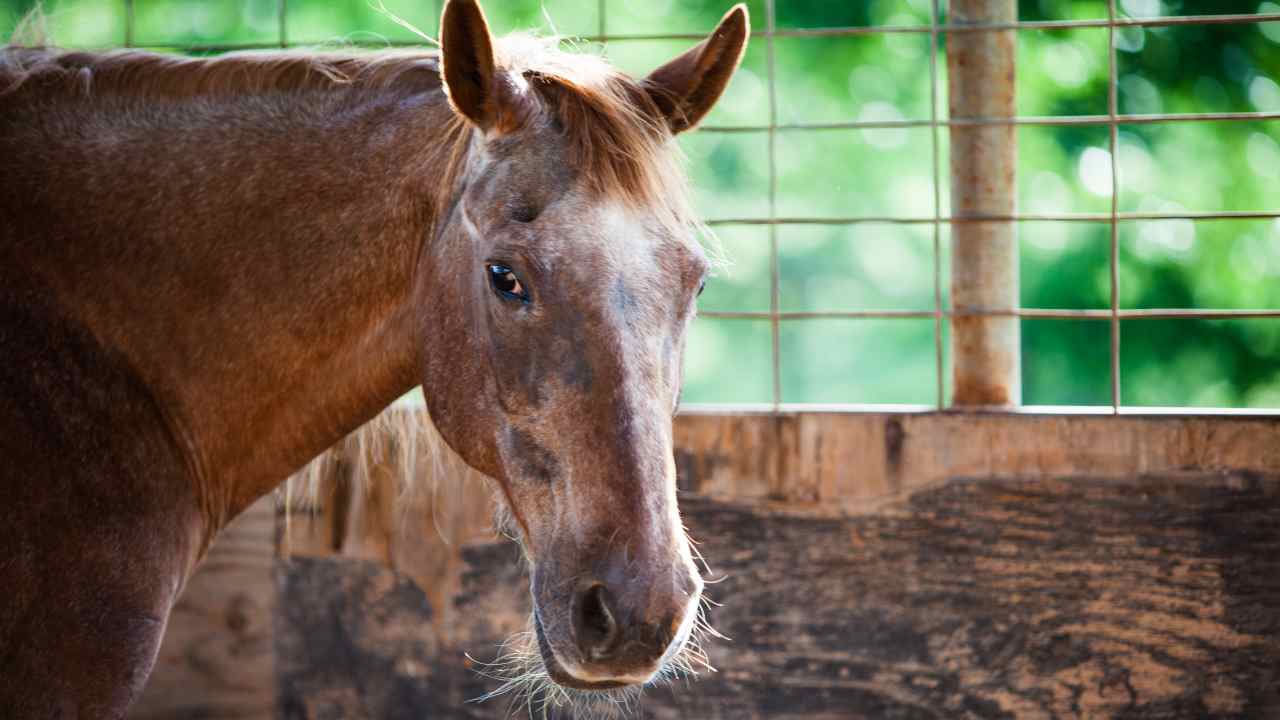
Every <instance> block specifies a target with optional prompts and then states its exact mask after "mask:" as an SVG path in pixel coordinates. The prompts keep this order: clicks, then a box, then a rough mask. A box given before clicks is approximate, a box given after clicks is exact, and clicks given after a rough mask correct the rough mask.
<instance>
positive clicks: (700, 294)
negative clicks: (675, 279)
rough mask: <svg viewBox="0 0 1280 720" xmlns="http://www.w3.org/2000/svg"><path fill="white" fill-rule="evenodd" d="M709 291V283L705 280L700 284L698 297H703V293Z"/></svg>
mask: <svg viewBox="0 0 1280 720" xmlns="http://www.w3.org/2000/svg"><path fill="white" fill-rule="evenodd" d="M706 289H707V281H706V280H703V281H701V282H699V283H698V297H702V291H703V290H706Z"/></svg>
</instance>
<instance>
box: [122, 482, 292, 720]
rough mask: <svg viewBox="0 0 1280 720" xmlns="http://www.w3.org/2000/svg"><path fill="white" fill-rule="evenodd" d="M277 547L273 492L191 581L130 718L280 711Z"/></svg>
mask: <svg viewBox="0 0 1280 720" xmlns="http://www.w3.org/2000/svg"><path fill="white" fill-rule="evenodd" d="M275 551H276V512H275V499H274V498H272V497H266V498H263V499H262V500H259V501H258V502H257V503H255V504H254V505H253V506H252V507H250V508H249V510H247V511H246V512H245V513H244V514H242V515H241V516H240V517H238V518H236V519H235V520H234V521H233V522H232V523H231V524H230V525H229V526H228V527H227V529H226V530H224V531H223V532H222V534H220V535H219V536H218V538H217V540H216V541H215V542H214V544H213V547H212V548H210V550H209V556H208V557H207V558H206V559H205V561H204V564H203V565H202V566H201V567H200V569H199V570H198V571H197V572H196V573H195V574H194V575H193V576H192V577H191V579H190V580H189V581H188V582H187V587H186V589H185V590H184V591H183V593H182V597H181V599H179V601H178V604H177V606H176V607H175V608H174V610H173V612H172V614H171V615H170V616H169V625H168V627H167V629H166V631H165V638H164V642H163V644H162V645H161V646H160V655H159V657H158V658H157V660H156V665H155V670H154V671H153V672H152V674H151V679H150V681H149V682H148V683H147V687H146V690H145V691H144V692H143V694H142V697H141V699H140V700H139V701H138V702H137V703H136V704H135V705H134V708H133V710H132V712H131V713H130V714H129V717H130V718H136V719H139V720H187V719H189V718H210V719H212V718H246V719H250V720H267V719H269V718H272V717H273V716H274V710H273V709H274V707H275V698H276V678H275V648H274V647H273V632H272V622H273V611H274V609H275V597H276V593H275V586H274V579H273V577H272V567H273V565H274V564H275Z"/></svg>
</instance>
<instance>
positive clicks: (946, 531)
mask: <svg viewBox="0 0 1280 720" xmlns="http://www.w3.org/2000/svg"><path fill="white" fill-rule="evenodd" d="M682 502H683V507H684V513H685V516H686V518H687V522H688V525H689V527H690V530H691V532H692V533H693V534H694V536H695V537H697V538H698V539H699V540H700V541H701V542H702V543H703V544H702V546H701V547H702V549H703V552H704V553H705V554H706V555H707V556H708V557H709V558H711V559H712V568H713V570H714V571H715V572H716V573H717V574H722V575H723V576H724V577H725V580H724V581H723V582H722V583H720V584H717V585H715V586H713V590H712V593H713V597H714V598H715V599H716V600H717V601H718V602H721V603H723V607H720V608H717V609H716V610H714V611H713V616H712V617H713V621H714V623H715V624H716V626H717V627H718V628H719V629H720V630H722V631H723V632H724V633H725V634H726V635H728V636H730V637H731V638H732V639H733V640H732V642H716V643H713V644H711V645H710V653H711V657H712V659H713V662H714V663H715V664H716V666H717V667H718V668H719V669H720V672H719V673H717V674H716V675H712V676H709V677H707V678H704V679H702V680H699V681H697V682H695V683H693V684H691V685H689V686H687V687H686V686H684V685H681V686H680V687H679V688H677V689H675V690H671V689H659V690H656V691H651V692H650V693H648V694H647V695H646V699H645V701H644V716H645V717H650V718H715V719H719V718H724V719H728V718H857V717H868V718H1000V717H1010V718H1012V717H1018V718H1042V717H1043V718H1050V717H1072V718H1080V717H1131V718H1200V717H1235V718H1265V717H1276V716H1280V480H1278V479H1277V478H1275V477H1262V476H1256V475H1249V474H1233V475H1221V474H1217V473H1215V474H1177V475H1162V476H1143V477H1138V478H1133V479H1131V480H1130V481H1128V482H1116V481H1111V480H1098V479H1092V478H1083V477H1075V478H1048V479H1045V478H1040V479H957V480H955V481H952V482H949V483H945V484H943V485H940V486H937V487H933V488H929V489H925V490H921V491H919V492H917V493H915V494H914V495H913V496H912V497H911V498H910V499H909V500H908V501H907V502H905V503H903V504H902V505H901V506H899V507H896V508H893V509H892V510H886V511H884V512H881V513H877V514H874V515H862V516H858V517H845V518H838V517H827V516H823V515H816V514H806V513H795V512H783V511H778V510H776V509H772V508H768V507H762V506H760V505H759V504H755V503H732V502H726V501H720V500H714V499H708V498H699V497H695V496H688V497H685V498H683V499H682ZM460 555H461V559H462V569H463V573H464V578H463V584H462V590H461V592H460V593H459V594H458V595H457V596H455V597H454V598H453V600H452V604H453V610H454V611H455V612H456V613H457V616H458V617H459V618H460V622H462V623H463V624H464V625H465V627H466V631H465V632H461V633H459V634H458V635H456V636H455V638H454V639H453V640H452V641H450V642H441V641H440V640H439V639H438V638H434V637H432V635H431V633H430V631H429V628H430V625H431V622H430V618H429V614H430V609H429V603H427V602H426V601H425V596H424V595H423V594H421V593H420V592H408V591H407V590H405V589H404V583H405V582H406V579H405V578H403V576H398V575H397V574H396V573H394V572H393V571H391V570H387V569H384V568H381V567H378V566H376V565H374V564H372V563H360V562H355V561H351V560H343V559H327V560H326V559H315V560H310V561H308V562H310V563H312V564H311V565H307V566H299V567H297V568H296V569H295V571H294V574H293V575H292V576H291V578H290V580H289V582H290V583H291V584H295V585H297V586H299V587H301V588H307V590H306V591H305V592H299V593H297V594H296V595H294V594H291V595H290V600H289V602H288V603H286V604H285V605H284V606H283V607H289V608H293V609H291V610H289V611H288V613H292V614H286V616H285V619H284V621H283V622H282V623H281V625H282V627H284V628H288V629H287V630H284V632H288V633H292V634H294V635H298V636H313V634H314V633H315V632H317V630H316V629H317V628H321V629H323V630H320V631H319V632H322V633H324V634H326V635H327V636H328V637H329V640H326V644H324V645H323V646H316V645H309V646H308V647H307V650H306V652H299V651H298V650H297V649H296V648H292V649H291V648H286V649H285V652H282V656H284V655H289V656H292V657H294V658H302V660H301V661H296V662H295V663H294V664H293V665H291V666H290V669H289V672H288V673H286V675H285V676H284V677H285V678H286V679H285V680H284V681H282V689H281V691H282V694H283V697H284V698H285V702H286V703H292V704H290V705H288V707H289V708H291V712H292V713H293V714H289V713H286V716H287V717H290V718H320V717H326V718H328V717H351V718H354V717H399V715H397V714H395V713H394V712H391V711H389V710H386V707H387V706H385V705H384V703H386V702H387V698H388V697H389V696H388V695H387V694H386V693H385V692H370V691H368V690H367V689H366V688H369V687H380V688H386V687H395V688H397V690H396V693H397V694H395V697H397V698H399V700H397V701H396V703H397V704H396V707H412V708H418V709H420V710H421V711H423V712H429V715H427V716H429V717H450V718H451V717H458V718H502V717H506V716H507V712H508V708H507V706H506V704H505V703H504V702H502V701H491V702H490V703H488V704H484V705H467V704H464V703H463V702H462V701H463V700H464V699H466V698H469V697H477V696H479V695H480V694H482V693H483V692H484V691H486V690H488V689H492V687H493V686H494V683H493V682H492V681H488V680H486V679H484V678H483V677H481V676H480V675H478V674H477V673H476V672H475V671H474V670H473V669H471V668H469V667H468V663H467V662H466V660H465V655H464V653H470V654H471V655H473V656H474V657H476V658H477V659H480V660H485V661H487V660H491V659H492V658H493V657H494V650H493V649H494V647H496V645H497V643H499V642H500V641H501V640H502V639H503V637H505V635H506V634H507V633H508V632H510V631H511V630H512V628H511V627H510V622H506V623H504V622H496V623H495V622H492V621H491V619H492V618H505V619H507V620H510V619H511V618H518V617H519V616H520V615H521V614H522V613H524V612H526V611H527V608H528V601H527V598H526V592H527V591H526V589H525V584H524V581H523V578H522V576H521V575H519V574H518V572H517V568H518V565H517V564H516V562H515V558H514V551H513V550H512V549H511V548H510V547H509V546H507V545H506V544H505V543H502V542H498V541H494V542H491V543H471V544H469V545H467V546H465V547H463V548H461V552H460ZM300 608H306V609H305V610H303V609H300ZM414 632H420V633H423V635H422V636H421V637H419V638H418V639H416V640H413V641H411V642H409V649H408V650H406V649H405V647H406V646H405V643H406V642H407V641H406V638H409V637H417V636H413V633H414ZM486 653H487V654H486ZM428 669H429V670H428ZM423 678H426V679H423ZM325 693H329V694H328V695H325ZM321 696H323V697H324V698H325V699H323V700H317V698H318V697H321ZM306 703H311V705H309V706H308V705H306ZM304 706H305V707H309V708H310V710H309V711H305V712H304V711H301V710H298V709H297V708H301V707H304ZM387 713H390V714H387ZM419 716H422V715H421V714H420V715H419ZM517 716H519V715H517Z"/></svg>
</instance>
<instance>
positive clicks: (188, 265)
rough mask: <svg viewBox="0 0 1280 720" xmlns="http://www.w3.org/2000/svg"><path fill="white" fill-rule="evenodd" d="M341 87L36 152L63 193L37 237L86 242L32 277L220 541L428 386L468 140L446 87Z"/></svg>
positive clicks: (87, 119)
mask: <svg viewBox="0 0 1280 720" xmlns="http://www.w3.org/2000/svg"><path fill="white" fill-rule="evenodd" d="M343 92H344V91H342V90H341V89H334V90H331V91H326V92H321V91H317V90H314V89H311V90H306V91H297V92H294V93H292V94H287V93H286V94H283V95H280V96H276V97H272V98H270V99H269V100H268V99H263V98H260V97H245V98H233V97H228V98H225V99H222V100H217V101H211V100H210V99H208V98H193V99H189V100H181V99H179V100H174V101H172V102H169V103H156V104H148V103H146V102H142V103H137V104H136V108H133V109H132V110H121V109H120V107H127V104H125V105H121V106H120V107H117V108H116V109H115V111H112V103H105V105H106V107H105V108H104V111H102V112H98V113H91V112H90V111H86V110H83V109H80V108H78V107H76V106H71V105H69V106H67V107H66V108H64V109H63V110H61V111H59V112H61V113H62V115H61V116H59V117H58V118H56V120H55V121H47V122H58V123H63V124H65V123H68V122H77V123H78V124H79V126H80V127H79V129H80V132H79V133H75V134H68V135H65V136H66V137H79V138H82V140H79V141H75V140H68V141H66V142H67V144H68V146H64V147H54V148H47V149H45V151H44V157H39V158H35V157H32V158H27V160H29V161H32V162H36V163H41V162H43V163H44V165H43V166H42V167H45V168H46V169H45V170H44V171H42V172H43V173H44V174H43V176H41V177H37V178H35V182H37V183H50V184H49V185H48V187H58V188H61V190H62V191H61V192H60V193H59V194H58V196H59V198H61V200H58V199H54V200H49V201H48V202H47V203H46V205H45V206H43V207H39V208H36V210H37V211H41V212H44V213H47V215H46V217H45V218H44V219H43V220H41V219H40V218H36V219H35V220H33V221H32V222H31V223H29V224H28V227H35V228H40V227H42V226H45V227H49V228H56V229H57V231H61V232H62V233H64V234H65V235H66V236H68V237H72V238H75V242H74V243H68V244H65V245H72V246H74V252H68V251H66V250H67V248H66V247H65V245H64V246H63V247H62V248H53V249H49V247H48V246H50V245H53V244H51V243H48V242H45V243H39V242H37V243H33V244H31V245H32V246H44V248H45V249H43V250H40V251H35V252H34V253H31V254H32V255H33V258H32V261H31V262H30V263H29V264H30V265H31V266H32V267H33V268H34V269H35V270H36V272H37V273H38V274H41V275H43V276H45V279H47V281H48V282H50V283H51V284H53V285H54V286H55V290H56V293H57V295H58V297H59V300H60V301H61V302H63V303H64V304H68V305H69V306H71V307H72V309H73V312H74V314H75V315H76V316H77V317H79V318H82V319H83V321H84V323H85V324H86V325H88V326H89V328H90V330H91V331H92V332H93V333H94V334H95V335H96V336H97V337H99V338H100V339H101V341H102V342H103V344H104V345H105V346H107V347H109V348H111V349H113V350H117V351H120V352H122V353H123V354H124V355H125V356H126V357H128V358H129V361H130V362H131V363H132V364H133V365H134V366H135V367H136V369H137V371H138V372H139V374H140V375H141V376H142V378H143V380H144V382H145V383H146V384H147V386H148V387H149V388H150V389H151V391H152V392H153V394H154V395H155V397H156V398H157V400H158V401H159V403H160V405H161V407H162V408H163V409H164V412H165V415H166V417H168V418H170V422H171V425H172V426H173V428H172V430H173V432H174V434H175V435H176V436H177V438H178V441H179V443H180V444H181V445H183V446H184V447H183V449H184V450H185V452H186V453H187V455H188V456H189V458H190V460H191V464H192V467H193V471H194V474H195V476H196V477H197V478H198V481H199V482H200V484H201V488H200V491H199V492H200V494H201V496H202V498H203V502H204V504H205V505H206V507H205V512H206V515H207V519H208V524H209V526H210V527H209V532H210V533H211V532H213V531H216V529H217V528H219V527H221V526H222V525H223V524H224V523H225V522H226V521H227V520H229V519H230V517H232V516H234V515H235V514H236V513H238V512H239V511H240V510H242V509H243V508H245V507H247V506H248V505H249V504H250V503H251V502H252V501H253V500H254V499H256V498H258V497H260V496H261V495H263V494H265V493H267V492H269V491H270V490H271V489H272V488H274V487H275V486H276V485H278V484H279V482H280V481H282V480H283V479H284V478H285V477H287V476H288V474H289V473H291V472H293V471H294V470H296V469H297V468H298V467H300V466H301V465H302V464H304V463H305V462H306V461H307V460H309V459H310V458H311V457H313V456H314V455H316V454H317V453H319V452H321V451H323V450H324V449H325V448H327V447H328V446H330V445H331V444H333V443H334V442H336V441H337V440H339V439H340V438H341V437H343V436H344V435H345V434H346V433H348V432H350V431H352V430H353V429H355V428H357V427H358V426H359V425H360V424H362V423H363V422H365V421H367V420H368V419H370V418H371V417H373V416H374V415H376V414H377V413H378V412H379V411H380V410H381V409H382V408H384V407H385V406H386V405H387V404H388V403H390V402H392V401H393V400H394V399H395V398H396V397H398V396H400V395H402V394H404V393H405V392H407V391H408V390H410V389H411V388H412V387H413V386H414V385H415V384H416V383H417V380H416V377H417V368H418V366H419V360H418V352H419V348H420V342H419V340H418V337H417V336H418V333H417V332H415V329H416V327H417V326H418V321H417V319H416V318H414V317H413V303H412V302H411V292H412V288H413V284H414V283H413V277H414V274H415V265H416V262H417V260H418V258H419V257H420V256H421V251H422V243H423V242H424V238H427V237H429V236H430V235H431V234H432V232H431V230H432V225H433V224H434V215H435V211H433V210H432V208H437V207H440V206H441V205H442V204H443V202H444V201H445V198H443V197H442V196H441V193H442V192H448V191H449V188H444V189H442V188H441V185H443V184H446V183H444V182H442V179H443V178H444V177H447V176H448V173H447V172H446V169H445V168H444V167H443V166H442V163H447V162H448V160H447V158H448V157H449V156H450V154H451V151H450V149H449V148H447V147H444V145H445V144H448V143H450V142H454V143H456V139H457V135H456V129H455V132H454V133H453V134H452V140H451V134H450V132H445V131H443V128H446V127H452V125H450V121H449V118H450V117H451V113H450V111H449V109H448V107H447V105H446V103H445V102H444V100H443V97H442V94H441V93H440V92H439V91H438V89H436V90H430V89H428V90H423V89H422V88H417V89H416V90H414V91H413V92H408V93H406V92H403V91H401V92H399V93H397V92H396V91H394V90H391V89H385V90H381V91H378V92H376V93H375V92H372V91H365V92H364V93H363V94H361V95H360V97H358V98H355V99H353V98H352V97H344V96H342V93H343ZM0 130H4V128H2V127H0ZM2 135H3V133H0V140H3V137H2ZM72 142H79V143H80V144H79V146H78V147H70V146H69V145H70V143H72ZM33 166H39V165H33ZM26 209H27V210H28V211H29V210H31V208H26ZM2 210H3V205H2V204H0V211H2ZM42 223H43V225H42ZM19 241H20V240H19Z"/></svg>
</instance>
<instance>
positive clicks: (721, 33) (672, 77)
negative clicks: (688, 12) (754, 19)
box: [645, 3, 751, 135]
mask: <svg viewBox="0 0 1280 720" xmlns="http://www.w3.org/2000/svg"><path fill="white" fill-rule="evenodd" d="M750 34H751V22H750V20H748V19H747V6H746V5H744V4H742V3H739V4H737V5H734V6H733V8H732V9H731V10H729V12H727V13H725V16H724V17H723V18H721V20H720V24H719V25H717V26H716V29H715V32H713V33H711V36H710V37H708V38H707V39H706V40H703V41H702V42H701V43H699V44H698V45H696V46H695V47H693V48H690V49H689V50H688V51H686V52H685V53H684V54H683V55H681V56H680V57H677V58H676V59H675V60H672V61H671V62H669V63H667V64H666V65H663V66H662V67H660V68H658V69H657V70H654V71H653V72H652V73H650V74H649V77H648V78H646V79H645V88H646V89H647V90H648V91H649V97H650V98H652V99H653V102H654V103H655V104H657V106H658V109H659V110H660V111H661V112H662V115H663V117H664V118H665V119H666V121H667V125H668V126H669V127H670V128H671V133H672V134H673V135H674V134H676V133H681V132H684V131H685V130H688V129H689V128H691V127H693V126H694V125H697V124H698V122H699V121H701V120H702V118H703V117H705V116H706V114H707V113H708V112H710V111H711V107H712V106H713V105H715V104H716V100H719V99H720V94H721V93H723V92H724V89H725V87H726V86H727V85H728V84H729V79H730V78H731V77H733V72H734V71H735V70H737V69H738V63H740V62H741V61H742V53H743V51H744V50H746V48H747V36H749V35H750Z"/></svg>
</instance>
